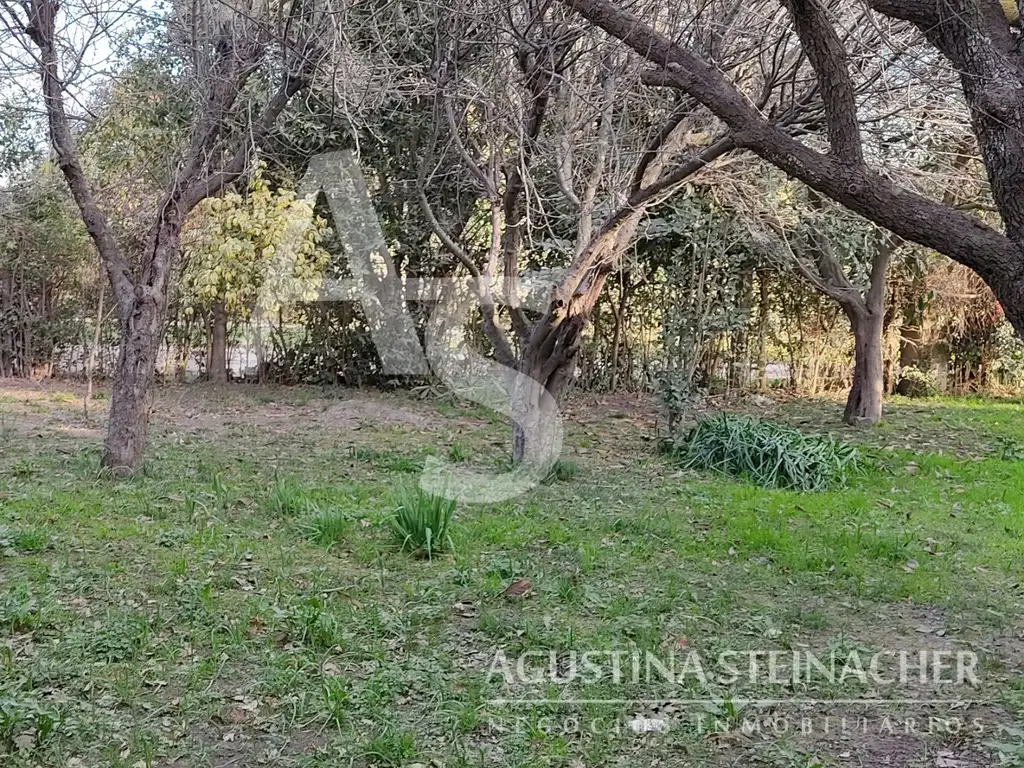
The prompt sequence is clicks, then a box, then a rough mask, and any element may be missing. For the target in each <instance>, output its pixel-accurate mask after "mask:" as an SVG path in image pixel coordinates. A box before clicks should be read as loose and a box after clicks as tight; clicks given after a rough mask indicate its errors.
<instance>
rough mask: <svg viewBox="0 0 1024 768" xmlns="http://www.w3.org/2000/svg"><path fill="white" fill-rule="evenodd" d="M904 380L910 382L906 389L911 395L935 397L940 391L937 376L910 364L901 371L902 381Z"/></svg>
mask: <svg viewBox="0 0 1024 768" xmlns="http://www.w3.org/2000/svg"><path fill="white" fill-rule="evenodd" d="M904 381H906V382H908V386H907V387H906V390H907V394H908V395H909V396H910V397H934V396H935V395H937V394H938V392H939V387H938V384H937V383H936V381H935V377H934V376H933V375H932V374H931V373H929V372H927V371H922V370H921V369H920V368H916V367H914V366H913V365H908V366H907V367H906V368H904V369H903V370H902V371H901V372H900V382H901V383H902V382H904ZM901 391H902V390H901Z"/></svg>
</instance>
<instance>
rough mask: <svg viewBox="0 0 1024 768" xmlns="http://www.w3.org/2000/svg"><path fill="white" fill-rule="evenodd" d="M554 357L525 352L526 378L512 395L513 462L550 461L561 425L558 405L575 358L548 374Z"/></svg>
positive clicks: (523, 362)
mask: <svg viewBox="0 0 1024 768" xmlns="http://www.w3.org/2000/svg"><path fill="white" fill-rule="evenodd" d="M550 362H551V361H550V359H543V360H542V359H540V358H539V357H536V356H526V355H524V357H523V360H522V361H521V362H520V369H519V370H520V373H522V374H523V375H524V376H525V377H526V378H525V379H524V380H521V381H520V382H519V383H517V384H516V385H513V394H512V463H513V464H515V465H516V466H518V465H521V464H524V463H533V464H550V463H554V461H555V460H556V459H557V458H558V457H557V456H553V455H552V451H553V449H552V448H551V446H553V445H554V443H555V439H556V436H555V435H554V434H553V431H552V430H553V429H555V428H556V427H557V407H558V403H559V401H560V400H561V398H562V396H563V395H564V394H565V389H566V386H567V385H568V383H569V380H570V378H571V377H572V373H573V371H574V370H575V360H569V361H567V362H564V363H561V364H559V365H558V366H557V367H556V369H555V370H554V372H553V373H551V374H550V375H548V376H546V377H545V370H546V369H547V368H549V365H548V364H549V363H550Z"/></svg>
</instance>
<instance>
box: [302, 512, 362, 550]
mask: <svg viewBox="0 0 1024 768" xmlns="http://www.w3.org/2000/svg"><path fill="white" fill-rule="evenodd" d="M312 511H313V514H312V515H310V516H309V517H308V518H306V519H305V520H303V521H302V523H301V524H300V526H299V528H300V530H301V531H302V533H303V534H304V535H305V536H306V538H308V539H309V540H310V541H313V542H315V543H317V544H321V545H323V546H325V547H330V546H333V545H334V544H338V543H340V542H341V541H342V540H343V539H344V538H345V536H346V535H347V534H348V532H349V529H350V528H351V521H350V520H349V519H348V518H347V517H346V516H345V515H344V514H342V513H341V512H340V511H338V510H337V509H330V508H328V509H321V508H319V507H316V508H313V510H312Z"/></svg>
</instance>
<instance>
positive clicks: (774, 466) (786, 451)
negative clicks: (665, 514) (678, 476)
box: [666, 413, 860, 491]
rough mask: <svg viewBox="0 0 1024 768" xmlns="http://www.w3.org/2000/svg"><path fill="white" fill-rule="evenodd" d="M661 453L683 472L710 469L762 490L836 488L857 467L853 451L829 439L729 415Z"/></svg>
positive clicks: (701, 426)
mask: <svg viewBox="0 0 1024 768" xmlns="http://www.w3.org/2000/svg"><path fill="white" fill-rule="evenodd" d="M666 452H667V453H668V454H669V455H670V456H672V457H673V458H675V459H676V460H677V461H678V462H679V463H680V464H681V465H682V466H683V468H684V469H696V470H702V471H707V470H712V471H715V472H721V473H722V474H726V475H733V476H736V477H743V478H746V479H748V480H750V481H751V482H752V483H754V484H756V485H759V486H761V487H763V488H790V489H794V490H798V491H822V490H825V489H826V488H829V487H830V486H835V485H842V484H844V483H845V482H846V479H847V477H848V476H849V474H850V473H852V472H854V471H856V470H857V468H858V467H859V464H860V454H859V453H858V451H857V449H856V448H854V447H853V446H851V445H847V444H845V443H842V442H839V441H838V440H835V439H833V438H831V437H826V436H824V435H805V434H803V433H802V432H798V431H797V430H795V429H790V428H789V427H784V426H782V425H779V424H774V423H772V422H769V421H759V420H757V419H751V418H748V417H746V416H737V415H735V414H730V413H721V414H718V415H717V416H713V417H711V418H709V419H705V420H703V421H701V422H700V423H699V424H697V425H696V426H695V427H693V429H691V430H690V431H689V432H688V433H687V434H686V435H685V436H684V437H683V438H681V439H679V440H676V441H673V442H671V443H669V444H668V445H667V446H666Z"/></svg>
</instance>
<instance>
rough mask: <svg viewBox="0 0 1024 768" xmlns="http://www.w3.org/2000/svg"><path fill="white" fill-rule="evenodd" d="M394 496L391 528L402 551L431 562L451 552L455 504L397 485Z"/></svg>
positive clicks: (430, 494)
mask: <svg viewBox="0 0 1024 768" xmlns="http://www.w3.org/2000/svg"><path fill="white" fill-rule="evenodd" d="M393 496H394V499H395V502H396V507H395V514H394V517H393V518H392V519H391V528H392V531H393V532H394V535H395V539H396V540H397V541H398V543H399V545H400V546H401V547H402V549H403V550H405V551H407V552H412V553H413V554H418V555H423V556H425V557H426V558H428V559H430V558H432V557H433V556H434V555H435V554H440V553H443V552H450V551H451V550H453V549H454V545H453V544H452V539H451V534H450V530H451V523H452V516H453V515H454V514H455V506H456V502H455V501H453V500H451V499H446V498H445V497H444V496H436V495H434V494H432V493H427V492H426V491H424V490H423V489H422V488H420V487H419V486H415V487H410V486H408V485H400V486H398V488H396V489H395V491H393Z"/></svg>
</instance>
